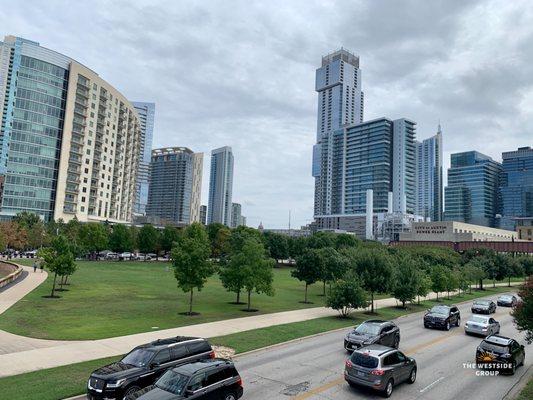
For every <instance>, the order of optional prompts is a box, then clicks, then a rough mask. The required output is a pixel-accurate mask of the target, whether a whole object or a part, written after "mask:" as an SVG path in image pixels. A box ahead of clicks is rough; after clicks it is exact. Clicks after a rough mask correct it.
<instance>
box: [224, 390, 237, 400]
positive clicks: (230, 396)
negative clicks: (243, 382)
mask: <svg viewBox="0 0 533 400" xmlns="http://www.w3.org/2000/svg"><path fill="white" fill-rule="evenodd" d="M222 400H237V393H235V392H226V393H224V394H223V395H222Z"/></svg>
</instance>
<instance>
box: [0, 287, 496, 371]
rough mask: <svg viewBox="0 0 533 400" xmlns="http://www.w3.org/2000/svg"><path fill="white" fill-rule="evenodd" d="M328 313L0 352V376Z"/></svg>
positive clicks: (386, 302)
mask: <svg viewBox="0 0 533 400" xmlns="http://www.w3.org/2000/svg"><path fill="white" fill-rule="evenodd" d="M505 285H506V284H500V285H499V286H505ZM489 286H492V285H487V287H489ZM433 298H435V294H434V293H431V294H430V295H429V296H427V297H426V299H433ZM375 303H376V305H377V307H378V308H382V307H388V306H395V305H397V301H396V300H395V299H393V298H387V299H381V300H376V302H375ZM331 315H337V312H336V311H334V310H331V309H328V308H324V307H316V308H307V309H302V310H294V311H285V312H279V313H272V314H263V315H255V316H250V317H242V318H234V319H229V320H223V321H216V322H209V323H204V324H197V325H189V326H183V327H178V328H172V329H165V330H160V331H154V332H145V333H138V334H134V335H128V336H119V337H114V338H108V339H100V340H89V341H80V342H61V343H60V344H58V345H52V346H47V347H46V348H35V349H31V350H25V351H19V352H15V353H9V354H0V377H5V376H10V375H17V374H21V373H25V372H30V371H36V370H40V369H45V368H53V367H59V366H62V365H68V364H73V363H78V362H83V361H90V360H95V359H98V358H104V357H111V356H117V355H121V354H125V353H127V352H128V351H130V350H131V349H132V348H133V347H135V346H138V345H139V344H142V343H147V342H150V341H152V340H155V339H159V338H165V337H171V336H179V335H183V336H200V337H206V338H209V337H216V336H223V335H229V334H232V333H238V332H243V331H248V330H252V329H258V328H265V327H270V326H274V325H281V324H288V323H292V322H301V321H307V320H311V319H315V318H321V317H327V316H331ZM26 339H29V338H26ZM32 340H36V339H32Z"/></svg>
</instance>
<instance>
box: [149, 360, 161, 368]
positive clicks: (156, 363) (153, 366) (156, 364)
mask: <svg viewBox="0 0 533 400" xmlns="http://www.w3.org/2000/svg"><path fill="white" fill-rule="evenodd" d="M160 365H161V364H159V363H158V362H153V363H151V364H150V369H155V368H158V367H159V366H160Z"/></svg>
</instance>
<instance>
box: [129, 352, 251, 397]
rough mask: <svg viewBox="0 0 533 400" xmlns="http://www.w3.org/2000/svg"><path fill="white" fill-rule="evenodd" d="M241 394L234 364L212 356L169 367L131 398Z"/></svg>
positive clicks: (240, 384) (239, 381)
mask: <svg viewBox="0 0 533 400" xmlns="http://www.w3.org/2000/svg"><path fill="white" fill-rule="evenodd" d="M242 395H243V387H242V379H241V377H240V376H239V373H238V372H237V369H236V368H235V365H234V364H233V363H232V362H231V361H229V360H221V359H215V360H204V361H199V362H195V363H192V364H187V365H183V366H180V367H176V368H172V369H170V370H168V371H167V372H165V374H164V375H163V376H162V377H161V378H159V379H158V380H157V382H156V383H155V384H154V385H153V386H151V387H149V388H146V389H144V390H142V391H141V392H138V393H137V394H136V395H134V396H133V397H132V399H138V400H179V399H185V398H187V399H195V400H196V399H198V400H208V399H209V400H210V399H213V400H215V399H216V400H218V399H220V400H237V399H240V398H241V397H242ZM128 400H129V399H128Z"/></svg>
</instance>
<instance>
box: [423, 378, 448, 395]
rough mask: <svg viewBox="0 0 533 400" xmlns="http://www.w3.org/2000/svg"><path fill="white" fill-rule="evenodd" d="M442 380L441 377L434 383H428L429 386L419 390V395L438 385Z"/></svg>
mask: <svg viewBox="0 0 533 400" xmlns="http://www.w3.org/2000/svg"><path fill="white" fill-rule="evenodd" d="M443 379H444V377H443V376H441V377H440V378H439V379H437V380H436V381H435V382H433V383H430V384H429V385H427V386H426V387H425V388H423V389H421V390H420V393H424V392H425V391H426V390H428V389H431V388H432V387H433V386H435V385H436V384H437V383H439V382H440V381H442V380H443Z"/></svg>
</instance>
